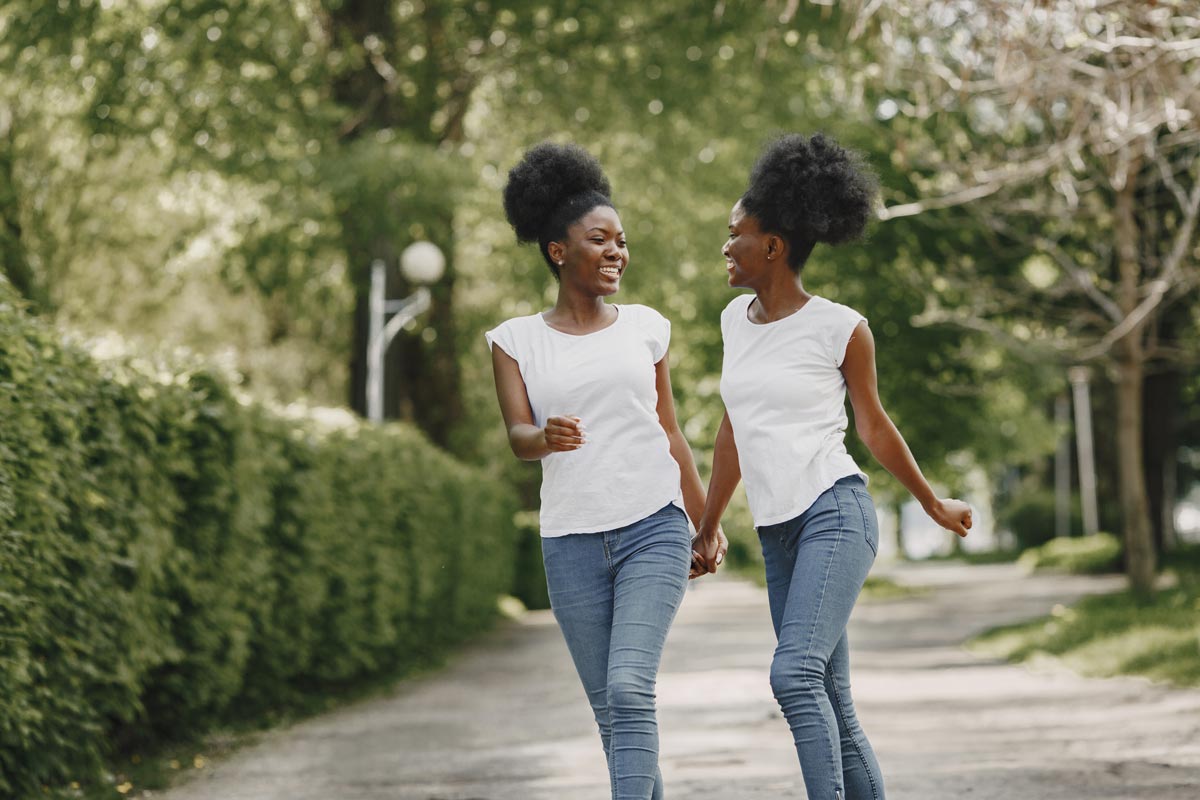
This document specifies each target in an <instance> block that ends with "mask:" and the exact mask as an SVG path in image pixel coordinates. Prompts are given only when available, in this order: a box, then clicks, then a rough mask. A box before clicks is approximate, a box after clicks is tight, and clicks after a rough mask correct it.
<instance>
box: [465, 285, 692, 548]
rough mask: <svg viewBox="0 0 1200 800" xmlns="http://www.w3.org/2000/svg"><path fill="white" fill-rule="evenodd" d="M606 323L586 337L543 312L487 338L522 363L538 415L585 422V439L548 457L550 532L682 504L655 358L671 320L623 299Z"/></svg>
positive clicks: (584, 529) (544, 517)
mask: <svg viewBox="0 0 1200 800" xmlns="http://www.w3.org/2000/svg"><path fill="white" fill-rule="evenodd" d="M613 307H614V308H616V309H617V319H616V322H614V323H613V324H612V325H609V326H608V327H607V328H603V329H601V330H598V331H595V332H594V333H588V334H583V335H580V336H576V335H572V334H569V333H563V332H562V331H559V330H555V329H554V328H552V327H550V325H549V324H548V323H547V322H546V320H545V318H543V317H542V315H541V314H532V315H530V316H527V317H515V318H513V319H510V320H508V321H507V322H504V323H502V324H501V325H499V326H497V327H496V328H494V329H493V330H490V331H488V332H487V333H486V334H485V336H486V337H487V341H488V345H489V346H490V347H499V348H500V349H501V350H503V351H504V352H505V353H507V354H508V355H510V356H512V358H513V359H514V360H515V361H516V362H517V365H518V366H519V367H520V368H521V377H522V378H524V379H525V389H526V391H527V392H528V393H529V404H530V406H531V408H532V410H533V419H534V422H535V423H536V424H537V425H538V426H539V427H543V426H545V424H546V420H547V419H548V418H549V417H553V416H575V417H579V418H580V419H581V420H583V425H584V428H585V429H586V431H587V440H588V441H587V444H585V445H584V446H583V447H581V448H579V449H578V450H573V451H570V452H566V453H550V454H549V455H547V456H546V457H545V458H543V459H542V460H541V461H542V508H541V514H540V522H541V529H542V536H563V535H565V534H568V533H595V532H597V531H608V530H613V529H614V528H621V527H624V526H626V525H629V524H631V523H634V522H637V521H638V520H640V519H643V518H645V517H648V516H650V515H651V514H653V513H654V512H655V511H658V510H659V509H661V508H662V507H663V506H665V505H667V504H669V503H672V502H674V503H676V504H680V505H681V506H682V502H681V501H682V492H681V490H680V482H679V465H678V464H677V463H676V462H675V459H674V458H672V457H671V448H670V443H669V442H668V441H667V434H666V432H665V431H664V430H663V427H662V424H661V423H660V422H659V420H658V411H657V407H658V390H657V387H656V385H655V370H654V365H655V364H657V363H658V362H659V361H661V360H662V358H663V356H664V355H665V354H666V352H667V345H668V344H669V343H670V341H671V323H670V322H669V321H668V320H667V319H666V318H665V317H663V316H662V315H661V314H659V313H658V312H657V311H655V310H654V309H652V308H648V307H646V306H641V305H620V306H618V305H616V304H613Z"/></svg>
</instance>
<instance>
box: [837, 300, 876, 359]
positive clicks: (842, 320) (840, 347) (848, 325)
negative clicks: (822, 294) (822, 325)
mask: <svg viewBox="0 0 1200 800" xmlns="http://www.w3.org/2000/svg"><path fill="white" fill-rule="evenodd" d="M833 310H834V311H835V312H836V313H835V314H834V318H833V324H832V325H831V326H830V332H831V340H830V357H831V358H832V359H833V363H834V365H835V366H837V367H841V366H842V362H843V361H845V360H846V348H847V347H848V346H849V345H850V337H851V336H853V335H854V329H855V328H857V327H858V323H860V322H866V321H867V318H866V317H864V316H863V315H862V314H860V313H858V312H857V311H855V310H854V309H853V308H850V307H849V306H843V305H837V304H835V305H834V307H833Z"/></svg>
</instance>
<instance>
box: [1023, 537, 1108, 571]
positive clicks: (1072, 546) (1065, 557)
mask: <svg viewBox="0 0 1200 800" xmlns="http://www.w3.org/2000/svg"><path fill="white" fill-rule="evenodd" d="M1018 563H1019V564H1020V565H1021V566H1023V567H1025V568H1026V569H1028V570H1029V571H1031V572H1032V571H1035V570H1053V571H1056V572H1070V573H1073V574H1076V575H1092V574H1096V573H1102V572H1116V571H1118V570H1119V569H1120V566H1121V542H1120V540H1118V539H1117V537H1115V536H1113V535H1112V534H1111V533H1097V534H1094V535H1092V536H1080V537H1075V538H1060V539H1051V540H1050V541H1048V542H1046V543H1045V544H1043V545H1041V546H1039V547H1033V548H1030V549H1029V550H1026V551H1025V552H1024V553H1022V554H1021V557H1020V558H1019V559H1018Z"/></svg>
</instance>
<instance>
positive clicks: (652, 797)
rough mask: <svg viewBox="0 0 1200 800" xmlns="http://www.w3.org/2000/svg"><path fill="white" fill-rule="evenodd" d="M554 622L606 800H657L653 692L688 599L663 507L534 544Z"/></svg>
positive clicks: (685, 556)
mask: <svg viewBox="0 0 1200 800" xmlns="http://www.w3.org/2000/svg"><path fill="white" fill-rule="evenodd" d="M542 558H543V560H544V562H545V564H546V584H547V586H548V587H549V589H550V605H551V607H552V608H553V609H554V618H555V619H556V620H558V625H559V627H560V628H561V629H562V632H563V637H564V638H565V639H566V640H567V649H568V650H570V651H571V658H572V660H574V662H575V669H576V670H577V671H578V672H579V678H580V680H582V681H583V688H584V690H585V691H586V692H587V697H588V702H589V703H591V706H592V711H593V713H594V714H595V716H596V724H597V725H599V727H600V739H601V741H602V742H603V744H604V755H605V757H606V758H607V759H608V774H609V780H610V782H611V784H612V793H613V794H612V796H613V798H614V800H661V798H662V796H663V782H662V775H661V774H660V773H659V770H658V721H657V720H656V718H655V713H654V686H655V682H656V679H657V677H658V664H659V661H660V660H661V658H662V651H663V644H664V643H665V642H666V639H667V630H668V629H669V628H670V627H671V621H672V620H673V619H674V618H675V612H676V611H677V610H678V609H679V603H680V601H682V600H683V594H684V591H685V590H686V589H687V581H688V577H687V576H688V568H689V567H690V565H691V558H692V546H691V534H690V532H689V531H688V523H687V517H686V516H685V515H684V513H683V511H681V510H680V509H679V508H678V507H677V506H674V505H669V506H666V507H665V508H663V509H661V510H659V511H657V512H655V513H653V514H651V515H650V516H648V517H646V518H645V519H642V520H640V521H638V522H635V523H633V524H632V525H626V526H625V527H624V528H617V529H616V530H611V531H604V532H602V533H572V534H569V535H567V536H555V537H548V538H545V539H542Z"/></svg>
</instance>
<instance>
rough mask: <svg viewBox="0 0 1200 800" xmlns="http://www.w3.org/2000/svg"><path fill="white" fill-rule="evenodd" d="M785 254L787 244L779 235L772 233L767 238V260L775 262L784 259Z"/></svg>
mask: <svg viewBox="0 0 1200 800" xmlns="http://www.w3.org/2000/svg"><path fill="white" fill-rule="evenodd" d="M786 253H787V242H786V241H784V238H783V237H782V236H780V235H779V234H776V233H772V234H771V235H770V236H768V237H767V260H768V261H776V260H779V259H782V258H784V256H785V255H786Z"/></svg>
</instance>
